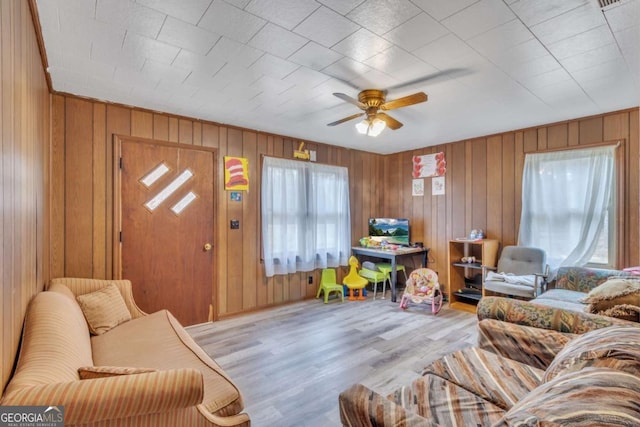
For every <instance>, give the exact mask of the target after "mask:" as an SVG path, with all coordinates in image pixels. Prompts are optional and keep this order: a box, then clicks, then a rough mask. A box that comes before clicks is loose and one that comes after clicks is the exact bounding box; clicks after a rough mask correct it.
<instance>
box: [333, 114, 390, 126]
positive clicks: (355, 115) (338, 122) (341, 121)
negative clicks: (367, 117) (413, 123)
mask: <svg viewBox="0 0 640 427" xmlns="http://www.w3.org/2000/svg"><path fill="white" fill-rule="evenodd" d="M360 116H364V113H358V114H353V115H351V116H349V117H345V118H344V119H340V120H336V121H335V122H331V123H327V126H335V125H339V124H340V123H344V122H348V121H349V120H353V119H357V118H358V117H360ZM400 126H402V125H400Z"/></svg>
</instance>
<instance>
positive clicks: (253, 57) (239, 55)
mask: <svg viewBox="0 0 640 427" xmlns="http://www.w3.org/2000/svg"><path fill="white" fill-rule="evenodd" d="M262 55H264V52H263V51H261V50H259V49H255V48H253V47H251V46H247V45H244V44H242V43H238V42H237V41H235V40H231V39H228V38H226V37H222V38H221V39H220V40H218V43H216V45H215V46H214V47H213V49H211V52H209V53H208V54H207V56H210V57H213V58H216V59H219V60H223V61H225V62H230V63H233V64H238V65H242V66H243V67H249V66H250V65H251V64H253V63H254V62H256V61H257V60H258V58H260V57H261V56H262Z"/></svg>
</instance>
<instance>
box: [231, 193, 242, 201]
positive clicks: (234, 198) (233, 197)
mask: <svg viewBox="0 0 640 427" xmlns="http://www.w3.org/2000/svg"><path fill="white" fill-rule="evenodd" d="M229 199H230V200H231V201H232V202H241V201H242V193H241V192H239V191H232V192H231V193H229Z"/></svg>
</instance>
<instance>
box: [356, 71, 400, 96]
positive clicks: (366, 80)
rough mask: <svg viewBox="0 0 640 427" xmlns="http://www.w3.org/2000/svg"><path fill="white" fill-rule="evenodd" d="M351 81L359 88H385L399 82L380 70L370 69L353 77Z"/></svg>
mask: <svg viewBox="0 0 640 427" xmlns="http://www.w3.org/2000/svg"><path fill="white" fill-rule="evenodd" d="M352 83H353V84H354V85H356V87H358V88H360V89H386V88H388V87H391V86H395V85H397V84H399V83H400V82H399V81H398V80H396V79H394V78H393V77H391V76H390V75H388V74H386V73H383V72H382V71H378V70H373V69H372V70H370V71H367V72H366V73H364V74H362V75H361V76H358V77H356V78H355V79H353V80H352ZM354 98H357V96H354Z"/></svg>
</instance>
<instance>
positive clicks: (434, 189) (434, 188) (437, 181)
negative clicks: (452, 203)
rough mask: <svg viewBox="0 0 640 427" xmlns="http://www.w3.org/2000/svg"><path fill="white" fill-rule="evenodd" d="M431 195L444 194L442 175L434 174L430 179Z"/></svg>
mask: <svg viewBox="0 0 640 427" xmlns="http://www.w3.org/2000/svg"><path fill="white" fill-rule="evenodd" d="M431 195H433V196H443V195H444V176H436V177H434V178H433V179H432V180H431Z"/></svg>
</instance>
